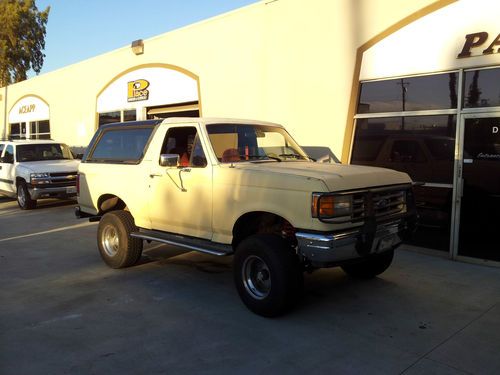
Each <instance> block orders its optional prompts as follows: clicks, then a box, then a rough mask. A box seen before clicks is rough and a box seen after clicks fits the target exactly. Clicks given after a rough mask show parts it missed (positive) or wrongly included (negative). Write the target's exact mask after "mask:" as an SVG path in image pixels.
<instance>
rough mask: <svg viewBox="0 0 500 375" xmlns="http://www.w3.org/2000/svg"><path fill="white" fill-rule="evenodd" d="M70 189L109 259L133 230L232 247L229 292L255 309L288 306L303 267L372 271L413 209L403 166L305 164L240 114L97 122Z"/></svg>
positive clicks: (131, 254)
mask: <svg viewBox="0 0 500 375" xmlns="http://www.w3.org/2000/svg"><path fill="white" fill-rule="evenodd" d="M78 191H79V196H78V202H79V206H78V207H77V208H76V215H77V217H88V218H89V219H90V220H95V221H97V220H99V226H98V230H97V232H98V233H97V245H98V248H99V252H100V255H101V257H102V258H103V260H104V262H106V263H107V264H108V265H109V266H110V267H113V268H121V267H127V266H131V265H133V264H135V263H136V262H137V261H138V260H139V258H140V257H141V252H142V246H143V241H144V240H146V241H158V242H161V243H166V244H172V245H176V246H180V247H182V248H185V249H187V250H195V251H200V252H204V253H208V254H213V255H218V256H223V255H234V258H233V269H234V271H233V272H234V281H235V284H236V288H237V290H238V293H239V295H240V297H241V299H242V300H243V302H244V303H245V305H246V306H247V307H248V308H249V309H250V310H252V311H254V312H255V313H257V314H260V315H263V316H276V315H278V314H281V313H283V312H285V311H286V310H287V309H288V308H289V307H290V306H291V305H292V303H293V302H294V300H295V297H296V295H297V293H298V291H299V289H300V287H301V284H302V280H303V279H302V276H303V272H304V271H308V270H314V269H315V268H320V267H332V266H341V267H342V268H343V270H344V271H345V272H347V273H348V274H349V275H351V276H353V277H360V278H371V277H374V276H376V275H378V274H380V273H382V272H383V271H385V270H386V269H387V267H389V265H390V264H391V261H392V258H393V254H394V249H395V248H396V247H397V246H398V245H399V244H400V243H401V242H402V240H403V239H404V237H405V236H407V235H408V234H410V233H411V232H412V230H413V227H414V225H415V218H416V214H415V206H414V199H413V193H412V181H411V180H410V178H409V177H408V175H407V174H405V173H400V172H396V171H392V170H388V169H381V168H373V167H361V166H348V165H341V164H326V163H316V162H314V161H313V160H311V159H310V158H309V157H308V156H307V155H306V154H305V153H304V151H303V150H302V149H301V147H300V146H298V145H297V143H296V142H295V141H294V140H293V139H292V137H291V136H290V135H289V134H288V133H287V131H286V130H285V129H284V128H283V127H282V126H280V125H277V124H272V123H266V122H256V121H248V120H233V119H204V118H177V119H175V118H174V119H167V120H163V121H162V122H161V120H156V121H154V120H153V121H143V122H132V123H118V124H110V125H105V126H103V127H101V128H100V129H99V130H98V131H97V132H96V134H95V135H94V137H93V139H92V141H91V143H90V145H89V147H88V148H87V151H86V153H85V155H84V157H83V160H82V163H81V164H80V167H79V173H78Z"/></svg>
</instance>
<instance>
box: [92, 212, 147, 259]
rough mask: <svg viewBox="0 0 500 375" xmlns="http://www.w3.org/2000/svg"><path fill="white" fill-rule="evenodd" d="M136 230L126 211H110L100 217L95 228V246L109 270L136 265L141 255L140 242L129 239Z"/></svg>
mask: <svg viewBox="0 0 500 375" xmlns="http://www.w3.org/2000/svg"><path fill="white" fill-rule="evenodd" d="M136 230H137V227H136V226H135V223H134V218H133V217H132V215H131V214H130V213H129V212H128V211H121V210H120V211H111V212H108V213H106V214H104V216H103V217H102V219H101V220H100V221H99V227H98V228H97V246H98V247H99V252H100V254H101V257H102V259H103V260H104V262H105V263H106V264H107V265H108V266H110V267H111V268H124V267H129V266H132V265H134V264H135V263H137V261H138V260H139V259H140V258H141V254H142V240H140V239H138V238H133V237H130V233H131V232H134V231H136Z"/></svg>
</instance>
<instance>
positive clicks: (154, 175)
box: [149, 173, 161, 178]
mask: <svg viewBox="0 0 500 375" xmlns="http://www.w3.org/2000/svg"><path fill="white" fill-rule="evenodd" d="M149 177H150V178H154V177H161V174H154V173H151V174H150V175H149Z"/></svg>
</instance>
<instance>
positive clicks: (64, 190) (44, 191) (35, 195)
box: [28, 186, 76, 199]
mask: <svg viewBox="0 0 500 375" xmlns="http://www.w3.org/2000/svg"><path fill="white" fill-rule="evenodd" d="M28 191H29V193H30V197H31V199H40V198H50V197H74V196H76V186H65V187H55V188H51V187H46V188H38V187H35V188H34V187H31V188H28Z"/></svg>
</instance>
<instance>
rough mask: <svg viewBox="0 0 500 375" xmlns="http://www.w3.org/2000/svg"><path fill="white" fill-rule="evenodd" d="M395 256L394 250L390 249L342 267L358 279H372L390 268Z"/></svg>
mask: <svg viewBox="0 0 500 375" xmlns="http://www.w3.org/2000/svg"><path fill="white" fill-rule="evenodd" d="M393 258H394V250H390V251H386V252H384V253H382V254H379V255H376V256H373V257H370V258H368V259H367V260H365V261H361V262H359V263H352V264H345V265H343V266H342V269H343V270H344V272H345V273H347V274H348V275H349V276H351V277H354V278H356V279H372V278H374V277H375V276H377V275H380V274H381V273H382V272H384V271H385V270H386V269H387V268H389V266H390V265H391V263H392V259H393Z"/></svg>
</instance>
